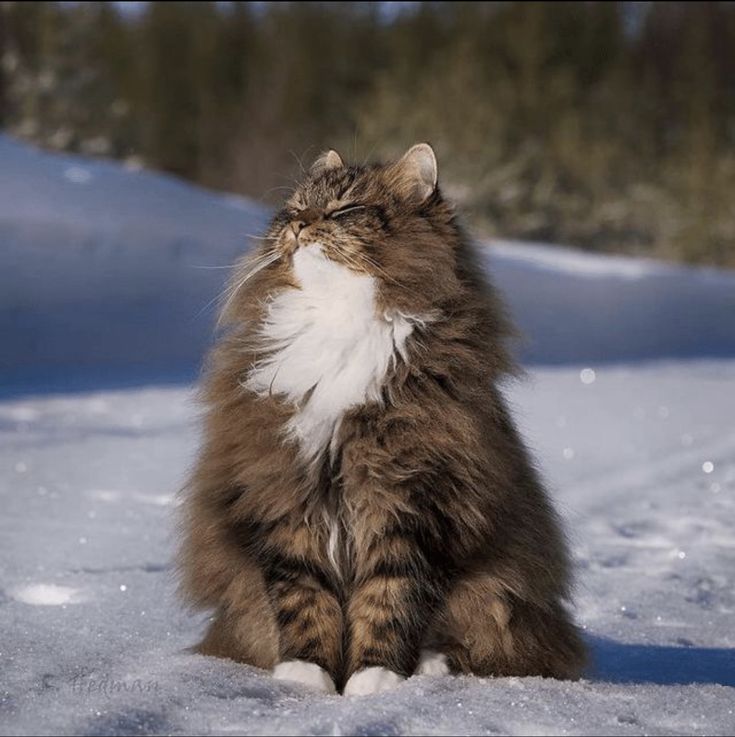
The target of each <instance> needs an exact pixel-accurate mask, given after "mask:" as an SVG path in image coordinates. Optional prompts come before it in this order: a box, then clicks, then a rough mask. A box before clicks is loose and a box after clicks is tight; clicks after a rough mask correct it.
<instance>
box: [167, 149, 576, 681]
mask: <svg viewBox="0 0 735 737" xmlns="http://www.w3.org/2000/svg"><path fill="white" fill-rule="evenodd" d="M510 334H511V330H510V328H509V322H508V320H507V319H506V317H505V313H504V310H503V307H502V304H501V302H500V301H499V299H498V297H497V296H496V294H495V292H494V291H493V289H492V287H491V285H490V284H489V282H488V280H487V279H486V277H485V275H484V274H483V271H482V269H481V268H480V266H479V261H478V259H477V257H476V255H475V252H474V250H473V246H472V244H471V243H470V241H469V239H468V238H467V237H466V236H465V235H464V234H463V231H462V229H461V227H460V226H459V224H458V221H457V217H456V216H455V214H454V211H453V209H452V207H451V206H450V205H449V204H448V202H447V201H446V200H445V199H444V197H443V196H442V194H441V192H440V189H439V187H438V184H437V163H436V157H435V154H434V152H433V150H432V148H431V147H430V146H429V145H428V144H418V145H416V146H413V147H412V148H411V149H410V150H409V151H408V152H407V153H406V154H405V155H404V156H403V157H402V158H401V159H400V160H397V161H394V162H390V163H387V164H382V165H380V164H375V165H369V166H353V165H347V164H345V163H344V162H343V160H342V158H341V157H340V156H339V154H338V153H337V152H335V151H333V150H330V151H328V152H327V153H325V154H323V155H322V156H320V157H319V158H318V159H317V160H316V162H315V163H314V164H313V166H312V167H311V169H310V170H309V171H308V172H307V173H306V174H305V178H304V181H303V182H302V183H301V184H300V186H298V188H297V189H296V190H295V192H294V193H293V195H292V196H291V197H290V198H289V199H288V201H287V202H286V203H285V205H284V207H283V209H282V210H281V211H280V212H278V213H277V214H276V215H275V217H274V219H273V221H272V224H271V226H270V228H269V230H268V231H267V233H266V235H265V238H264V240H263V245H262V246H261V247H260V248H259V249H258V252H257V253H256V254H255V256H254V257H247V258H245V259H244V261H243V262H242V264H240V265H239V266H238V267H237V268H236V270H235V273H234V277H233V279H232V282H231V284H230V287H229V290H228V291H227V302H226V304H225V306H224V308H223V311H222V315H221V335H220V337H219V340H218V342H217V345H216V346H215V348H214V349H213V351H212V354H211V356H210V357H209V360H208V364H207V368H206V371H205V377H204V380H203V390H202V395H203V401H204V403H205V405H206V408H207V413H206V416H205V420H204V433H203V442H202V448H201V451H200V455H199V457H198V461H197V464H196V466H195V468H194V470H193V472H192V475H191V478H190V481H189V483H188V486H187V489H186V496H185V503H184V505H183V510H184V521H183V545H182V548H181V555H180V571H181V584H182V590H183V592H184V595H185V596H186V597H187V599H188V600H189V601H190V602H191V603H192V604H194V605H196V606H199V607H202V608H209V609H211V610H213V612H214V613H213V616H212V619H211V622H210V626H209V630H208V632H207V633H206V635H205V637H204V640H203V641H202V642H201V644H200V645H199V646H198V648H197V649H198V652H200V653H203V654H205V655H214V656H220V657H224V658H230V659H233V660H235V661H239V662H243V663H248V664H250V665H253V666H257V667H259V668H264V669H268V670H270V671H271V672H272V674H273V675H274V676H275V677H276V678H280V679H285V680H291V681H299V682H301V683H302V684H305V685H306V686H308V687H310V688H312V689H314V690H318V691H321V692H323V693H334V692H337V691H342V692H343V693H344V694H346V695H355V694H367V693H374V692H379V691H384V690H387V689H390V688H393V687H395V686H397V685H398V684H399V683H400V682H401V681H403V680H404V679H406V678H407V677H409V676H411V675H412V674H414V673H421V674H423V673H430V674H443V673H472V674H477V675H479V676H509V675H512V676H525V675H538V676H548V677H555V678H577V677H579V675H580V673H581V671H582V668H583V666H584V663H585V648H584V645H583V642H582V639H581V637H580V634H579V631H578V629H577V627H576V626H575V625H574V623H573V622H572V620H571V618H570V615H569V613H568V611H567V601H568V597H569V595H570V562H569V556H568V553H567V548H566V544H565V540H564V537H563V534H562V531H561V528H560V523H559V520H558V519H557V516H556V514H555V512H554V510H553V508H552V506H551V503H550V501H549V499H548V497H547V494H546V492H545V491H544V488H543V486H542V484H541V482H540V480H539V478H538V475H537V473H536V471H535V469H534V467H533V465H532V462H531V460H530V458H529V455H528V453H527V451H526V449H525V447H524V444H523V442H522V440H521V438H520V437H519V434H518V432H517V430H516V428H515V426H514V424H513V421H512V419H511V417H510V414H509V410H508V407H507V404H506V402H505V400H504V398H503V396H502V394H501V393H500V391H499V389H498V382H499V380H501V379H502V378H503V377H505V376H506V375H509V374H512V373H513V372H514V371H515V366H514V363H513V361H512V360H511V358H510V356H509V353H508V351H507V348H506V346H505V344H506V338H507V337H508V336H509V335H510Z"/></svg>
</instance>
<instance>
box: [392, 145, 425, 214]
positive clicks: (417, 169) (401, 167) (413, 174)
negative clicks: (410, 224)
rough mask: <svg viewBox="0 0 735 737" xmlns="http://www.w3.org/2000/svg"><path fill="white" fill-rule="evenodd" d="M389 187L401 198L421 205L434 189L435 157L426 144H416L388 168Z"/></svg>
mask: <svg viewBox="0 0 735 737" xmlns="http://www.w3.org/2000/svg"><path fill="white" fill-rule="evenodd" d="M388 172H389V177H390V182H391V185H392V187H393V189H394V191H396V192H398V194H399V195H401V197H404V198H405V199H407V200H412V201H414V202H416V203H419V204H420V203H422V202H424V201H426V200H427V199H429V197H430V196H431V195H432V194H433V192H434V190H435V189H436V182H437V171H436V155H435V154H434V149H433V148H432V147H431V146H430V145H429V144H428V143H417V144H416V145H415V146H411V148H409V149H408V151H406V153H405V154H404V155H403V157H402V158H401V159H400V160H399V161H397V162H396V163H395V164H392V165H391V166H390V167H389V168H388Z"/></svg>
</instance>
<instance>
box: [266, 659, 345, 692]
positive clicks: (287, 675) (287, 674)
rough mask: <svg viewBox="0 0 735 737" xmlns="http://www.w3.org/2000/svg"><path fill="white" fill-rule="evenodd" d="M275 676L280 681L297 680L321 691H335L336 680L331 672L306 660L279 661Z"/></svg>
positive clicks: (314, 689)
mask: <svg viewBox="0 0 735 737" xmlns="http://www.w3.org/2000/svg"><path fill="white" fill-rule="evenodd" d="M273 678H277V679H278V680H279V681H295V682H296V683H301V684H303V685H304V686H306V687H307V688H310V689H311V690H312V691H319V692H320V693H335V688H334V681H333V680H332V679H331V677H330V676H329V673H327V671H325V670H324V668H321V667H320V666H318V665H317V664H316V663H307V662H306V661H305V660H286V661H285V662H283V663H278V665H277V666H276V667H275V668H274V669H273Z"/></svg>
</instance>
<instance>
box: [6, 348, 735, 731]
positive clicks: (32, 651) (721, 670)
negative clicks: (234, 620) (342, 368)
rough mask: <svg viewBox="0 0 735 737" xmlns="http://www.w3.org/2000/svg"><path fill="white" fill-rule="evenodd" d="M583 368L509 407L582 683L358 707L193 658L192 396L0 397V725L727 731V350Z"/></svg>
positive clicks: (481, 686)
mask: <svg viewBox="0 0 735 737" xmlns="http://www.w3.org/2000/svg"><path fill="white" fill-rule="evenodd" d="M582 377H583V374H582V372H580V370H579V369H570V368H554V369H543V370H535V371H533V372H532V374H531V380H530V381H528V382H525V383H524V384H522V385H516V384H514V385H513V386H511V387H509V398H510V400H511V403H512V405H513V407H514V409H515V411H516V414H517V416H518V417H519V418H520V421H521V425H522V430H523V432H524V435H525V437H526V438H527V439H528V441H529V442H530V444H531V446H532V447H533V448H534V450H535V452H536V454H537V457H538V459H539V461H540V467H541V468H542V469H543V470H544V474H545V475H546V477H547V478H548V481H549V485H550V487H551V489H552V490H553V493H554V496H555V498H556V500H557V502H558V505H559V508H560V510H561V512H562V514H563V516H564V517H565V520H566V523H567V527H568V529H569V532H570V533H571V539H572V543H573V546H572V549H573V554H574V558H575V562H576V567H577V572H578V575H577V580H578V586H577V596H576V600H577V618H578V620H579V622H580V623H581V624H582V625H583V626H584V628H585V631H586V633H587V637H588V639H589V641H590V644H591V645H592V647H593V653H594V657H595V662H594V664H593V666H592V667H591V668H590V670H589V672H588V673H587V675H586V677H585V678H584V679H583V680H582V681H580V682H578V683H564V682H559V681H553V680H544V679H540V678H503V679H496V680H493V679H485V680H483V679H477V678H469V677H462V678H453V677H428V676H424V677H420V678H412V679H409V680H408V681H407V682H406V683H404V684H402V685H401V686H399V687H398V688H397V689H396V690H395V691H392V692H388V693H385V694H378V695H374V696H368V697H353V698H345V697H340V696H313V695H309V694H308V693H307V692H306V691H305V690H303V689H302V688H300V687H299V686H297V685H291V684H287V683H284V682H281V681H274V680H272V679H271V678H270V677H269V676H268V675H267V674H266V673H263V672H261V671H257V670H255V669H253V668H249V667H245V666H240V665H236V664H234V663H231V662H228V661H224V660H217V659H214V658H205V657H202V656H197V655H192V654H190V653H189V652H187V648H188V647H189V646H191V645H192V644H194V643H195V642H196V641H197V638H198V637H199V636H200V634H201V632H202V630H203V628H204V626H205V621H204V617H203V616H194V615H190V614H188V613H186V612H185V611H184V610H183V609H182V607H181V605H180V604H179V603H178V602H177V601H176V599H175V597H174V593H173V589H174V581H173V572H172V565H171V561H172V556H173V550H174V545H175V528H174V518H175V509H176V505H175V492H176V490H177V488H178V487H179V486H180V485H181V483H182V480H183V478H184V474H185V472H186V468H187V466H188V465H189V464H190V463H191V460H192V457H193V453H194V450H195V447H196V442H197V437H196V436H197V425H196V416H195V413H194V409H193V405H192V403H191V394H190V392H189V390H188V389H182V388H150V387H149V388H145V389H135V390H131V389H128V390H125V391H112V392H110V391H107V392H97V393H91V394H90V393H85V394H80V395H66V396H56V397H48V396H47V397H40V398H15V399H13V400H5V401H0V509H2V515H0V561H1V562H2V565H1V566H0V668H2V680H1V681H0V734H8V735H11V734H13V735H15V734H27V735H31V734H41V735H44V734H49V735H52V734H69V735H71V734H75V735H146V734H182V735H183V734H197V735H198V734H203V735H208V734H252V735H278V734H284V735H288V734H302V735H309V734H337V735H339V734H352V735H397V734H409V735H410V734H415V735H424V734H513V735H528V734H571V735H574V734H579V735H590V734H600V735H602V734H605V735H634V734H635V735H642V734H648V735H669V734H691V735H714V734H719V735H728V734H729V735H731V734H733V731H734V730H735V629H734V628H733V612H735V590H734V589H733V560H734V559H735V547H734V543H733V541H734V539H735V537H734V536H735V431H734V430H733V425H732V417H733V416H735V392H733V391H732V386H733V384H734V383H735V361H720V362H705V363H695V362H686V363H680V364H673V363H672V364H658V365H656V366H641V365H639V366H636V367H609V366H608V367H601V368H600V367H598V368H597V370H596V371H595V374H594V380H591V379H592V376H591V375H590V374H589V373H585V374H584V379H583V378H582Z"/></svg>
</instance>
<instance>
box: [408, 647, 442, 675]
mask: <svg viewBox="0 0 735 737" xmlns="http://www.w3.org/2000/svg"><path fill="white" fill-rule="evenodd" d="M414 675H415V676H447V675H449V663H447V656H446V655H444V653H438V652H436V651H435V650H422V651H421V657H420V658H419V664H418V665H417V666H416V670H415V672H414Z"/></svg>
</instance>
